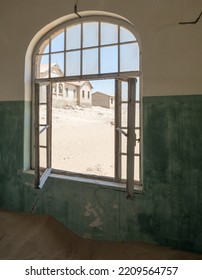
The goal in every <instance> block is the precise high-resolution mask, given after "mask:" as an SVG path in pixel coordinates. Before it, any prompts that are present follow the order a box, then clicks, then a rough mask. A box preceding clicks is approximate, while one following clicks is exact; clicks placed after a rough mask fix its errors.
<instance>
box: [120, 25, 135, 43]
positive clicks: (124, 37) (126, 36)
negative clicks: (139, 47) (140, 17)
mask: <svg viewBox="0 0 202 280" xmlns="http://www.w3.org/2000/svg"><path fill="white" fill-rule="evenodd" d="M131 41H136V38H135V36H134V35H133V34H132V33H131V32H130V31H129V30H128V29H126V28H124V27H120V42H121V43H123V42H131Z"/></svg>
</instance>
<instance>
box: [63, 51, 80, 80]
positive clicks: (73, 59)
mask: <svg viewBox="0 0 202 280" xmlns="http://www.w3.org/2000/svg"><path fill="white" fill-rule="evenodd" d="M80 57H81V52H80V51H75V52H68V53H67V54H66V76H75V75H80V65H81V60H80Z"/></svg>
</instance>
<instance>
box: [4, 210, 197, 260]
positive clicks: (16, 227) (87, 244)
mask: <svg viewBox="0 0 202 280" xmlns="http://www.w3.org/2000/svg"><path fill="white" fill-rule="evenodd" d="M0 225H1V227H0V259H1V260H3V259H4V260H14V259H22V260H26V259H37V260H42V259H47V260H49V259H58V260H60V259H72V260H73V259H77V260H79V259H86V260H93V259H94V260H98V259H105V260H107V259H108V260H118V259H123V260H124V259H137V260H138V259H142V260H144V259H146V260H152V259H157V260H158V259H159V260H166V259H170V260H172V259H173V260H174V259H190V260H192V259H193V260H195V259H202V254H194V253H190V252H183V251H179V250H174V249H172V248H166V247H161V246H156V245H151V244H145V243H138V242H135V243H123V242H104V241H94V240H88V239H84V238H82V237H79V236H77V235H76V234H74V233H73V232H71V231H70V230H68V229H67V228H65V227H64V226H63V225H62V224H61V223H59V222H58V221H56V220H55V219H54V218H53V217H51V216H48V215H36V214H31V213H19V212H18V213H17V212H10V211H6V210H3V209H2V210H0Z"/></svg>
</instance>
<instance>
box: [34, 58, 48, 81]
mask: <svg viewBox="0 0 202 280" xmlns="http://www.w3.org/2000/svg"><path fill="white" fill-rule="evenodd" d="M36 67H37V68H36V77H37V78H42V79H43V78H49V55H37V56H36Z"/></svg>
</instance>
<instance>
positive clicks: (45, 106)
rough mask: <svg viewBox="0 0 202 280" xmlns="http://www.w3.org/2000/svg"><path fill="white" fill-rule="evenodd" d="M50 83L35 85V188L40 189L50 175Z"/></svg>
mask: <svg viewBox="0 0 202 280" xmlns="http://www.w3.org/2000/svg"><path fill="white" fill-rule="evenodd" d="M51 92H52V90H51V83H41V84H39V83H35V95H34V97H35V114H34V117H35V118H34V119H35V187H36V188H42V187H43V185H44V183H45V181H46V179H47V178H48V176H49V174H50V173H51V169H52V168H51V127H52V121H51V118H52V94H51Z"/></svg>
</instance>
